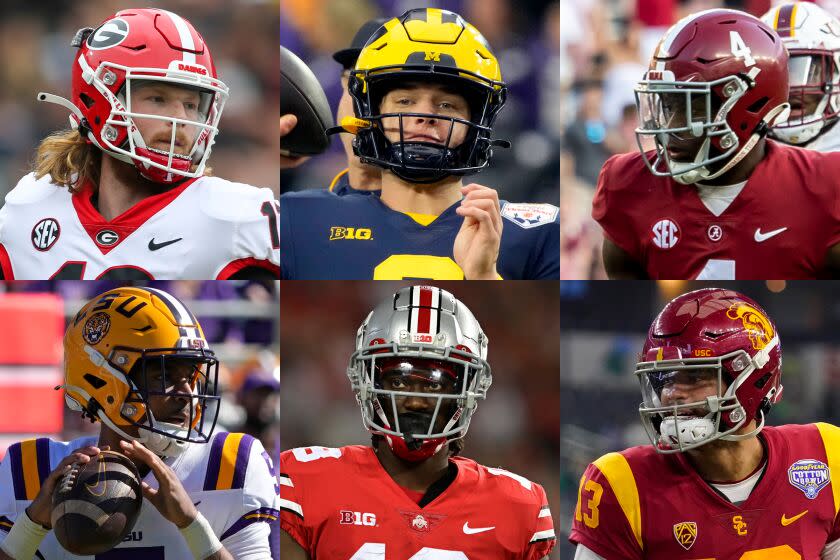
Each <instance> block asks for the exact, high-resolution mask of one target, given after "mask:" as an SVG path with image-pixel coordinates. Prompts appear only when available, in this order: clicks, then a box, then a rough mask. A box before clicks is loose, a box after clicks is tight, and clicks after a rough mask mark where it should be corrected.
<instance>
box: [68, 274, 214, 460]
mask: <svg viewBox="0 0 840 560" xmlns="http://www.w3.org/2000/svg"><path fill="white" fill-rule="evenodd" d="M218 367H219V362H218V360H217V359H216V357H215V356H214V354H213V352H212V351H211V350H210V349H209V347H208V344H207V341H206V340H205V339H204V333H203V332H202V330H201V325H199V324H198V320H197V319H196V318H195V316H194V315H193V314H192V313H191V312H190V311H189V310H188V309H187V308H186V306H185V305H184V304H183V303H182V302H181V301H179V300H178V299H176V298H174V297H173V296H171V295H169V294H168V293H166V292H164V291H162V290H157V289H154V288H135V287H125V288H117V289H114V290H110V291H107V292H105V293H104V294H101V295H99V296H97V297H95V298H93V299H92V300H90V301H89V302H88V303H87V304H86V305H85V306H84V307H82V309H81V310H79V312H78V313H77V314H76V316H75V317H74V318H73V320H72V322H71V323H70V325H69V326H68V328H67V333H66V334H65V336H64V379H65V381H64V385H62V386H61V387H63V388H64V390H65V401H66V402H67V405H68V406H69V407H70V409H72V410H76V411H80V412H82V415H83V416H87V417H89V418H90V419H91V421H97V420H98V421H101V422H102V423H104V424H105V425H106V426H108V427H109V428H110V429H112V430H114V431H115V432H117V433H118V434H119V435H120V436H122V437H123V438H126V439H127V440H137V441H139V442H141V443H143V444H144V445H145V446H146V447H148V448H149V449H151V450H152V451H154V452H155V453H157V454H158V455H162V456H177V455H179V454H180V453H181V452H182V451H183V450H184V449H185V448H186V445H187V444H188V443H206V442H207V441H208V440H209V438H210V436H211V435H212V433H213V429H214V427H215V425H216V418H217V417H218V412H219V407H218V404H219V403H218V401H219V396H218V395H217V394H216V387H217V380H218ZM167 371H169V377H167ZM176 374H177V375H176ZM176 379H180V383H178V384H177V386H176V385H175V380H176ZM187 386H188V387H189V392H186V390H179V389H184V388H185V387H187ZM155 396H166V397H170V398H171V400H172V402H173V403H175V404H178V403H179V402H180V407H181V408H180V410H178V411H173V413H172V414H173V418H169V417H167V418H159V419H158V418H155V415H154V414H153V413H152V408H151V405H150V401H149V399H150V398H151V397H155ZM187 410H188V412H189V413H188V415H187ZM187 416H188V417H187ZM173 420H174V421H173Z"/></svg>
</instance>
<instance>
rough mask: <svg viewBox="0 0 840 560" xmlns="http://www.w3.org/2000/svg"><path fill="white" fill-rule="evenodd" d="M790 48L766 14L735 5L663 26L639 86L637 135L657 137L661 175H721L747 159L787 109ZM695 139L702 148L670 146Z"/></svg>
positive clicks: (688, 179) (653, 167)
mask: <svg viewBox="0 0 840 560" xmlns="http://www.w3.org/2000/svg"><path fill="white" fill-rule="evenodd" d="M787 59H788V55H787V51H786V50H785V47H784V45H783V44H782V41H781V39H780V38H779V36H778V35H776V33H775V32H774V31H773V30H772V29H770V28H769V27H768V26H767V25H766V24H764V23H762V22H761V20H759V19H757V18H755V17H753V16H751V15H749V14H747V13H744V12H739V11H735V10H722V9H715V10H707V11H704V12H699V13H696V14H693V15H691V16H688V17H686V18H683V19H682V20H680V21H679V22H677V23H676V24H675V25H674V26H673V27H671V29H669V30H668V31H667V33H665V36H664V37H663V38H662V40H661V41H660V43H659V45H658V46H657V48H656V51H655V53H654V55H653V58H652V59H651V62H650V68H649V69H648V72H647V73H646V74H645V76H644V79H643V80H642V81H640V82H639V84H638V86H637V87H636V90H635V91H636V105H637V108H638V111H639V122H640V124H639V127H638V128H637V129H636V139H637V142H638V144H639V149H640V150H641V151H642V152H643V153H644V148H643V146H642V139H643V138H644V137H648V136H650V137H652V138H653V139H654V142H655V145H656V150H655V157H654V160H653V161H650V157H649V156H648V155H646V154H645V157H644V161H645V163H646V164H647V166H648V168H649V169H650V171H651V172H652V173H653V174H654V175H657V176H670V177H673V178H674V179H675V180H676V181H679V182H681V183H685V184H690V183H695V182H697V181H702V180H709V179H714V178H715V177H718V176H720V175H722V174H724V173H725V172H727V171H728V170H730V169H731V168H732V167H733V166H734V165H736V164H737V163H738V162H739V161H741V160H742V159H743V158H744V156H746V155H747V153H749V151H750V150H751V149H752V148H753V146H755V144H756V143H757V142H758V140H759V139H760V138H761V137H762V136H763V135H764V134H765V133H766V131H767V128H768V126H772V125H773V124H774V123H776V122H777V121H783V120H785V119H786V118H787V113H788V109H789V106H788V103H787V97H788V69H787ZM692 140H697V141H698V142H700V144H699V145H700V147H699V149H697V152H696V154H685V155H682V154H680V156H679V159H689V161H677V160H676V159H675V158H674V157H672V156H673V154H671V153H669V145H670V146H671V148H672V149H675V148H676V147H677V146H679V144H680V143H681V142H686V141H692Z"/></svg>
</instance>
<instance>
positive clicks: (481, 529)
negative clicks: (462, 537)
mask: <svg viewBox="0 0 840 560" xmlns="http://www.w3.org/2000/svg"><path fill="white" fill-rule="evenodd" d="M495 528H496V526H495V525H494V526H493V527H475V528H473V527H470V522H469V521H464V533H465V534H467V535H475V534H476V533H483V532H484V531H492V530H493V529H495Z"/></svg>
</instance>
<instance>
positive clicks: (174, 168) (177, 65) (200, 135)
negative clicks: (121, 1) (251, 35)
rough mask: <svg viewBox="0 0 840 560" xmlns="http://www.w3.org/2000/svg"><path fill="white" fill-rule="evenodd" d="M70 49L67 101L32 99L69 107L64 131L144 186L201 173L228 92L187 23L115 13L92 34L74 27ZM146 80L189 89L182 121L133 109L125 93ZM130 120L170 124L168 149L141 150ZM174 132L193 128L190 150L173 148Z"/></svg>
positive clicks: (159, 13)
mask: <svg viewBox="0 0 840 560" xmlns="http://www.w3.org/2000/svg"><path fill="white" fill-rule="evenodd" d="M72 46H74V47H77V48H78V49H79V50H78V53H77V54H76V57H75V60H74V62H73V71H72V74H73V79H72V81H73V92H72V102H71V101H68V100H67V99H64V98H62V97H58V96H55V95H51V94H47V93H39V94H38V98H39V100H41V101H48V102H51V103H57V104H59V105H62V106H64V107H66V108H68V109H70V111H71V116H70V125H71V127H73V128H74V129H78V130H79V131H80V132H81V133H82V136H83V137H85V138H87V139H88V140H89V141H90V142H91V143H92V144H94V145H95V146H97V147H98V148H99V149H101V150H102V151H104V152H106V153H108V154H110V155H111V156H112V157H114V158H116V159H118V160H120V161H124V162H126V163H132V164H134V166H135V167H136V168H137V170H138V171H139V172H140V174H141V175H142V176H143V177H145V178H147V179H149V180H151V181H155V182H158V183H173V182H176V181H180V180H182V179H184V178H188V177H200V176H201V175H203V174H204V168H205V165H206V163H207V159H208V157H209V156H210V148H211V147H212V145H213V142H214V141H215V137H216V134H217V133H218V131H219V129H218V124H219V119H220V118H221V116H222V110H223V109H224V105H225V101H226V100H227V98H228V88H227V86H226V85H225V84H224V83H223V82H222V81H221V80H219V79H218V78H217V76H216V67H215V65H214V64H213V58H212V57H211V56H210V51H209V50H208V48H207V45H206V44H205V42H204V39H203V38H202V37H201V35H199V33H198V31H196V30H195V28H194V27H193V26H192V25H191V24H190V23H189V22H188V21H187V20H185V19H183V18H181V17H180V16H178V15H177V14H173V13H172V12H168V11H166V10H159V9H132V10H123V11H120V12H117V13H116V14H115V15H113V16H112V17H110V18H108V19H107V20H105V21H104V22H103V23H102V24H101V25H100V26H99V27H97V28H96V29H91V28H89V27H86V28H84V29H80V30H79V32H78V33H77V34H76V36H75V38H74V39H73V41H72ZM150 83H153V84H168V85H173V86H178V87H182V88H187V89H190V90H192V91H195V92H197V93H198V94H199V97H198V104H197V107H195V109H194V110H193V111H192V113H193V114H188V115H185V116H188V117H190V118H179V117H176V116H168V115H157V114H149V113H138V112H136V111H134V110H133V109H132V106H131V105H132V95H131V92H132V88H135V89H136V88H137V87H138V86H141V85H148V84H150ZM193 117H194V118H193ZM137 118H142V119H154V120H160V121H165V122H167V123H169V124H171V136H170V140H169V149H167V150H163V149H158V148H154V147H152V146H148V145H147V141H148V139H144V138H143V136H142V134H141V133H140V131H139V129H138V128H137V125H136V123H135V122H134V119H137ZM179 127H181V130H190V131H194V136H195V140H194V141H193V143H192V146H178V143H179V142H178V140H177V137H178V134H177V131H178V130H179Z"/></svg>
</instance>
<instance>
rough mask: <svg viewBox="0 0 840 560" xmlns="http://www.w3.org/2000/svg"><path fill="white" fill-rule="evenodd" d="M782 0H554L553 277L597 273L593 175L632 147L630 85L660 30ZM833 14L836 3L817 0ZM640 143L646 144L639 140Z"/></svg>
mask: <svg viewBox="0 0 840 560" xmlns="http://www.w3.org/2000/svg"><path fill="white" fill-rule="evenodd" d="M771 2H772V4H773V5H777V4H781V3H784V1H783V0H560V49H559V53H560V54H559V57H560V65H559V71H560V78H559V97H560V102H559V106H560V113H561V115H560V123H561V124H560V126H561V129H562V130H563V132H562V148H561V159H560V162H561V163H560V184H561V185H562V187H561V189H560V191H561V194H560V224H561V266H560V271H561V272H560V274H561V276H560V277H561V279H583V278H604V277H605V273H604V270H603V265H602V262H601V254H600V251H601V241H602V237H601V229H600V227H599V226H598V224H597V223H596V222H595V221H594V220H592V218H591V216H590V213H591V208H592V197H593V195H594V193H595V185H596V184H597V181H598V173H599V171H600V170H601V166H602V165H603V163H604V162H605V161H606V160H607V158H609V157H610V156H611V155H613V154H620V153H625V152H632V151H636V150H638V146H637V144H636V138H635V134H634V130H635V128H636V126H637V113H636V102H635V97H634V94H633V88H634V87H635V85H636V83H637V82H638V80H640V79H641V78H642V76H643V74H644V72H645V71H646V70H647V66H648V63H649V61H650V58H651V56H652V55H653V52H654V49H655V47H656V45H657V43H658V42H659V40H660V39H661V37H662V35H664V33H665V31H666V30H667V29H668V28H669V27H670V26H671V25H672V24H674V23H676V22H677V21H678V20H679V19H681V18H683V17H684V16H687V15H690V14H693V13H696V12H699V11H702V10H708V9H712V8H732V9H738V10H744V11H747V12H750V13H751V14H753V15H755V16H757V17H761V16H762V15H763V14H764V13H765V12H766V11H767V10H769V9H770V7H771ZM818 4H820V5H821V6H822V7H823V8H826V9H827V10H829V11H830V12H831V13H833V14H835V15H840V2H838V1H837V0H823V1H821V2H818ZM645 148H646V149H650V148H652V146H645Z"/></svg>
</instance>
